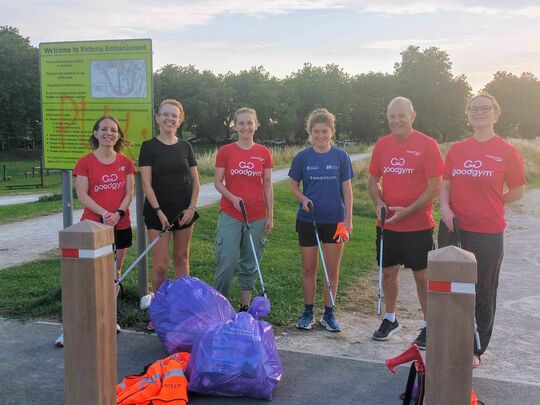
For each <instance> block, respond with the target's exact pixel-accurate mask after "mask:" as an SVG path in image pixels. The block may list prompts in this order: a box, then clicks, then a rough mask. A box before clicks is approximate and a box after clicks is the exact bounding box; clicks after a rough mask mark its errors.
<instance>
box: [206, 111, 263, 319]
mask: <svg viewBox="0 0 540 405" xmlns="http://www.w3.org/2000/svg"><path fill="white" fill-rule="evenodd" d="M233 124H234V130H235V131H236V132H237V133H238V141H236V142H233V143H230V144H228V145H225V146H222V147H221V148H219V150H218V153H217V156H216V167H215V178H214V186H215V187H216V190H217V191H219V192H220V194H221V196H222V197H221V204H220V214H219V217H218V223H217V231H216V260H217V266H216V275H215V282H214V285H215V287H216V289H217V290H218V291H219V292H221V293H222V294H223V295H224V296H226V297H227V296H228V295H229V287H230V284H231V280H232V277H233V274H234V271H235V269H236V268H237V267H238V269H239V272H238V278H239V281H240V310H243V311H245V310H247V308H248V306H249V303H250V300H251V292H252V290H253V287H254V286H255V282H256V277H257V268H256V263H255V258H254V255H253V251H252V248H251V246H250V242H249V238H248V234H247V228H246V227H245V226H244V219H243V216H242V211H241V208H240V201H243V203H244V205H245V209H246V212H247V216H248V221H249V223H250V228H251V234H252V237H253V242H254V248H255V251H256V254H257V260H259V261H260V259H261V257H262V254H263V250H264V244H265V234H267V233H268V232H270V231H271V230H272V228H273V226H274V222H273V205H274V195H273V189H272V167H273V161H272V154H271V153H270V150H269V149H268V148H267V147H265V146H262V145H259V144H257V143H255V142H254V141H253V136H254V135H255V131H256V130H257V128H258V127H259V121H258V120H257V113H256V112H255V110H254V109H252V108H241V109H239V110H238V111H236V112H235V113H234V120H233Z"/></svg>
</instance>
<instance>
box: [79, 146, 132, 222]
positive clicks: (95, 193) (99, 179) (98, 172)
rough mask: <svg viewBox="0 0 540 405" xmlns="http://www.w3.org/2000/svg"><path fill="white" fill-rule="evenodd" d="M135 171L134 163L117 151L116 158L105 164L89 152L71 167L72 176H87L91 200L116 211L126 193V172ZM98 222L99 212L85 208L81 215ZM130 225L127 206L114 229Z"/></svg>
mask: <svg viewBox="0 0 540 405" xmlns="http://www.w3.org/2000/svg"><path fill="white" fill-rule="evenodd" d="M132 173H135V165H134V164H133V162H132V161H131V160H130V159H129V158H127V157H126V156H124V155H122V154H120V153H117V154H116V160H115V161H114V162H113V163H111V164H105V163H103V162H101V161H99V160H98V158H97V157H96V155H94V154H93V153H89V154H88V155H85V156H83V157H82V158H80V159H79V160H78V161H77V163H76V164H75V169H73V175H74V176H85V177H88V195H89V196H90V198H92V200H94V201H95V202H96V203H98V204H99V205H100V206H101V207H103V208H105V209H106V210H107V211H109V212H116V210H117V209H118V207H119V206H120V203H121V202H122V200H123V199H124V196H125V195H126V180H127V176H128V174H132ZM83 219H90V220H92V221H95V222H100V216H99V214H97V213H95V212H94V211H90V210H89V209H88V208H85V209H84V211H83V214H82V217H81V221H82V220H83ZM130 226H131V222H130V219H129V208H128V209H127V210H126V215H124V218H120V221H118V223H117V224H116V229H127V228H129V227H130Z"/></svg>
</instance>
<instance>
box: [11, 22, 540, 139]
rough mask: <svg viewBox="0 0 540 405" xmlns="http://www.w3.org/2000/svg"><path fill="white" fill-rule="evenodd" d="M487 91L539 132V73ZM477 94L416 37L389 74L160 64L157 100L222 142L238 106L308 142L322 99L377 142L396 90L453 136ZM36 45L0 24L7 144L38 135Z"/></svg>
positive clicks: (342, 124) (350, 129)
mask: <svg viewBox="0 0 540 405" xmlns="http://www.w3.org/2000/svg"><path fill="white" fill-rule="evenodd" d="M485 90H486V91H488V92H490V93H492V94H493V95H494V96H495V97H497V99H498V100H499V102H500V104H501V106H502V109H503V115H502V116H501V118H500V120H499V122H498V123H497V126H496V129H497V131H498V132H499V133H500V134H501V135H503V136H519V137H524V138H531V137H535V136H538V135H540V134H539V133H538V132H539V130H538V127H537V125H536V123H535V113H536V112H537V111H538V110H539V107H540V81H539V80H538V79H537V78H536V77H535V76H534V75H532V74H530V73H523V74H522V75H521V76H519V77H518V76H516V75H513V74H511V73H507V72H497V73H495V74H494V76H493V80H492V81H491V82H490V83H488V84H487V85H486V87H485ZM470 95H471V87H470V86H469V84H468V83H467V80H466V77H465V76H463V75H461V76H455V75H454V74H453V73H452V62H451V61H450V57H449V55H448V54H447V53H446V52H445V51H444V50H441V49H439V48H436V47H430V48H426V49H423V50H421V49H420V48H419V47H418V46H412V45H411V46H409V47H408V48H406V49H405V50H404V51H403V52H402V53H401V60H400V61H399V62H397V63H396V64H395V65H394V72H393V73H392V74H386V73H380V72H369V73H364V74H360V75H350V74H348V73H347V72H345V71H344V70H343V69H342V68H341V67H339V66H338V65H336V64H329V65H326V66H314V65H312V64H311V63H305V64H304V65H303V66H302V68H300V69H298V70H297V71H295V72H292V73H291V74H290V75H289V76H287V77H285V78H284V79H277V78H276V77H274V76H272V75H271V74H270V73H269V72H267V71H266V70H265V68H264V67H262V66H254V67H252V68H250V69H249V70H243V71H240V72H239V73H232V72H229V73H227V74H215V73H213V72H211V71H209V70H203V71H200V70H198V69H197V68H195V66H193V65H188V66H177V65H166V66H163V67H162V68H161V69H159V70H158V71H157V72H155V73H154V100H155V102H156V104H158V103H159V102H161V101H162V100H163V99H166V98H175V99H177V100H180V101H181V102H182V103H183V104H184V107H185V110H186V122H185V124H184V129H185V130H186V131H189V132H190V133H191V134H193V135H194V136H196V137H198V138H201V139H204V140H206V141H208V142H212V143H216V142H221V141H223V140H225V139H229V138H230V135H231V131H232V129H231V123H232V119H233V114H234V111H236V110H237V109H238V108H241V107H251V108H255V109H256V110H257V114H258V118H259V122H260V124H261V126H260V128H259V130H258V131H257V137H258V140H259V141H264V140H271V139H284V140H287V141H289V142H297V143H303V142H305V140H306V138H307V134H306V131H305V121H306V118H307V116H308V115H309V113H310V112H311V111H312V110H314V109H316V108H321V107H324V108H327V109H328V110H330V111H331V112H333V113H334V114H335V115H336V120H337V128H336V129H337V138H338V139H341V140H344V139H349V140H354V141H358V142H362V143H372V142H373V141H374V140H376V139H377V138H379V137H380V136H381V135H383V134H385V133H386V132H388V126H387V122H386V106H387V105H388V102H389V101H390V100H391V99H392V98H394V97H396V96H405V97H408V98H410V99H411V100H412V102H413V104H414V107H415V110H416V111H417V118H416V122H415V128H417V129H419V130H420V131H422V132H425V133H426V134H428V135H430V136H432V137H434V138H436V139H438V140H439V141H449V140H454V139H458V138H461V137H463V136H464V135H465V134H466V132H467V127H466V120H465V114H464V108H465V104H466V101H467V99H468V98H469V97H470ZM39 110H40V109H39V76H38V50H37V49H36V48H35V47H33V46H31V44H30V41H29V39H28V38H24V37H23V36H21V35H20V33H19V31H18V30H17V29H16V28H13V27H8V26H0V146H1V145H2V142H3V144H5V143H6V141H7V139H8V138H10V137H18V138H19V139H23V138H25V137H28V134H33V135H34V136H36V135H37V136H39V130H38V126H39V120H40V114H39Z"/></svg>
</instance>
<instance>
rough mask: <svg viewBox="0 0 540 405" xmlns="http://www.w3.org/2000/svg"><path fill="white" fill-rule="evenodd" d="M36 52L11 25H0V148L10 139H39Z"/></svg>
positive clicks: (26, 39) (27, 40)
mask: <svg viewBox="0 0 540 405" xmlns="http://www.w3.org/2000/svg"><path fill="white" fill-rule="evenodd" d="M39 100H40V99H39V66H38V50H37V48H35V47H33V46H32V45H30V40H29V39H28V38H24V37H23V36H21V35H20V34H19V30H18V29H17V28H14V27H10V26H0V149H4V148H6V147H7V145H8V140H9V139H11V138H18V139H21V140H22V139H39V137H40V135H41V134H40V133H39V122H40V107H39Z"/></svg>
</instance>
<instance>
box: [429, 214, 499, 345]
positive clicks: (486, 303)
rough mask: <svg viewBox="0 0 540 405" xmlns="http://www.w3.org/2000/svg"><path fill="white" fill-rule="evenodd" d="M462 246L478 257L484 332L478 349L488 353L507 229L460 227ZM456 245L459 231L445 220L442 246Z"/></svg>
mask: <svg viewBox="0 0 540 405" xmlns="http://www.w3.org/2000/svg"><path fill="white" fill-rule="evenodd" d="M460 234H461V247H462V248H463V249H465V250H468V251H469V252H472V253H473V254H474V256H475V257H476V263H477V267H476V268H477V276H478V281H477V283H476V311H475V315H476V323H477V326H478V334H479V335H480V345H481V346H482V347H481V349H480V350H478V349H476V348H475V350H474V352H475V353H476V354H478V355H481V354H482V353H484V352H485V351H486V349H487V347H488V345H489V341H490V339H491V333H492V332H493V323H494V321H495V309H496V307H497V287H498V286H499V273H500V272H501V263H502V259H503V256H504V236H503V233H502V232H501V233H478V232H468V231H463V230H461V231H460ZM449 245H456V233H455V232H450V231H449V230H448V228H447V227H446V225H445V224H444V222H442V221H441V223H440V224H439V247H440V248H441V247H445V246H449Z"/></svg>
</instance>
